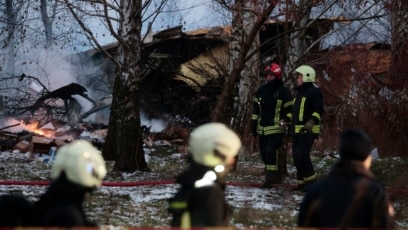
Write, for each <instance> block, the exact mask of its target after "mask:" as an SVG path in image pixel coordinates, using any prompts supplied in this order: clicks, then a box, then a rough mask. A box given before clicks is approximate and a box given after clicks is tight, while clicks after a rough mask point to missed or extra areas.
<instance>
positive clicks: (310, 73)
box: [295, 65, 316, 82]
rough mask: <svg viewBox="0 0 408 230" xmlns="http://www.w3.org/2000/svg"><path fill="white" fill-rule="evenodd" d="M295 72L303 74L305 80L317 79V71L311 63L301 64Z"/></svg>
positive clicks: (312, 80)
mask: <svg viewBox="0 0 408 230" xmlns="http://www.w3.org/2000/svg"><path fill="white" fill-rule="evenodd" d="M295 72H297V73H300V74H302V77H303V82H315V81H316V72H315V70H314V69H313V68H312V67H311V66H309V65H301V66H299V67H298V68H297V69H295Z"/></svg>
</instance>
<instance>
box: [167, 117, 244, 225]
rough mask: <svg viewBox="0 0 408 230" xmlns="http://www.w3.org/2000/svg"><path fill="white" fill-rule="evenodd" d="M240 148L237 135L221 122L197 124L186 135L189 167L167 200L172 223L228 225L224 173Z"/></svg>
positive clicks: (228, 208) (230, 211)
mask: <svg viewBox="0 0 408 230" xmlns="http://www.w3.org/2000/svg"><path fill="white" fill-rule="evenodd" d="M240 148H241V141H240V139H239V137H238V136H237V135H236V134H235V132H233V131H232V130H231V129H229V128H228V127H227V126H225V125H224V124H221V123H216V122H211V123H207V124H204V125H201V126H199V127H197V128H196V129H195V130H194V131H193V132H192V133H191V134H190V137H189V141H188V152H189V156H190V166H189V168H188V169H187V170H186V171H184V172H183V173H181V174H180V175H179V176H178V177H177V179H176V181H177V183H178V184H180V189H179V190H178V192H177V193H176V194H175V195H174V197H173V198H171V199H170V200H169V212H170V213H171V215H172V221H171V226H172V227H177V228H190V227H203V226H209V227H215V226H227V225H228V223H229V220H230V218H231V216H232V210H231V208H230V207H229V205H228V204H227V202H226V200H225V194H224V190H225V182H224V181H223V179H224V177H225V175H226V174H227V173H228V172H229V171H230V170H231V169H232V168H233V166H234V161H235V156H236V155H237V154H238V151H239V149H240Z"/></svg>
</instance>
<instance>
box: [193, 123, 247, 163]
mask: <svg viewBox="0 0 408 230" xmlns="http://www.w3.org/2000/svg"><path fill="white" fill-rule="evenodd" d="M240 148H241V140H240V139H239V137H238V135H237V134H236V133H235V132H234V131H232V130H231V129H229V128H228V127H227V126H226V125H224V124H222V123H216V122H211V123H207V124H204V125H201V126H199V127H197V128H196V129H195V130H194V131H193V132H192V133H191V134H190V138H189V142H188V150H189V152H190V153H191V155H192V158H193V160H194V161H195V162H196V163H199V164H202V165H205V166H210V167H215V166H217V165H221V164H222V165H229V164H231V163H233V162H234V157H235V156H236V155H237V154H238V151H239V149H240ZM217 154H221V155H222V156H219V155H218V156H217Z"/></svg>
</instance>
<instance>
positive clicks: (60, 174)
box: [34, 140, 106, 227]
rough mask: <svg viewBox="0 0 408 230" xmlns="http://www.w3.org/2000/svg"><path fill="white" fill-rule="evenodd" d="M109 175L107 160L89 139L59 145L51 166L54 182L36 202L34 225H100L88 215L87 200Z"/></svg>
mask: <svg viewBox="0 0 408 230" xmlns="http://www.w3.org/2000/svg"><path fill="white" fill-rule="evenodd" d="M105 175H106V167H105V161H104V159H103V157H102V155H101V153H100V151H99V150H98V149H96V148H95V147H94V146H93V145H92V144H91V143H89V142H88V141H85V140H76V141H73V142H71V143H68V144H66V145H64V146H62V147H61V148H59V149H58V151H57V154H56V158H55V162H54V163H53V165H52V168H51V175H50V177H51V180H52V181H51V184H50V186H49V188H48V189H47V191H46V192H45V193H44V194H43V195H42V196H41V197H40V199H39V200H38V201H37V202H35V203H34V216H35V218H34V220H35V224H34V226H54V227H56V226H57V227H75V226H97V224H96V223H94V222H92V221H89V220H88V219H87V217H86V214H85V211H84V209H83V203H84V200H85V196H86V195H87V194H89V193H90V192H92V191H93V190H94V189H95V188H97V187H98V186H100V185H101V183H102V180H103V178H104V176H105Z"/></svg>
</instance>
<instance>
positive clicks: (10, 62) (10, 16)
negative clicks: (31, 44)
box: [5, 1, 17, 86]
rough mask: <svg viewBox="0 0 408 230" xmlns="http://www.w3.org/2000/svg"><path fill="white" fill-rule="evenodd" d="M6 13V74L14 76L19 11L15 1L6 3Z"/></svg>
mask: <svg viewBox="0 0 408 230" xmlns="http://www.w3.org/2000/svg"><path fill="white" fill-rule="evenodd" d="M5 11H6V12H5V13H6V15H7V38H6V40H5V46H7V58H6V72H7V74H9V75H14V73H15V66H14V65H15V57H16V49H15V45H14V42H15V39H14V36H15V31H16V26H17V10H16V9H15V6H14V4H13V1H6V8H5ZM10 84H11V85H12V86H14V85H15V83H14V82H12V83H10Z"/></svg>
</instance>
